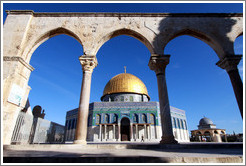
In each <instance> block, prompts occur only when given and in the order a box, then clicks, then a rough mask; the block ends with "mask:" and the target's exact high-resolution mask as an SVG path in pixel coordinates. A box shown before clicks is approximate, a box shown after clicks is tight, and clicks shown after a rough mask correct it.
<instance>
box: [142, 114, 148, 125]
mask: <svg viewBox="0 0 246 166" xmlns="http://www.w3.org/2000/svg"><path fill="white" fill-rule="evenodd" d="M142 121H143V122H144V123H147V116H146V115H145V114H142Z"/></svg>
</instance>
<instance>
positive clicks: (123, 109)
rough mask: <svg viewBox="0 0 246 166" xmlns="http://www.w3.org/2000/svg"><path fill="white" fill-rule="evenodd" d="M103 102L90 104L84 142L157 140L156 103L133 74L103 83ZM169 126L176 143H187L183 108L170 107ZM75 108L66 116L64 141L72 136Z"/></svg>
mask: <svg viewBox="0 0 246 166" xmlns="http://www.w3.org/2000/svg"><path fill="white" fill-rule="evenodd" d="M101 101H102V102H93V103H90V105H89V116H88V132H87V141H89V142H90V141H91V142H121V141H129V142H140V141H141V140H142V138H143V139H144V142H159V141H160V140H161V136H162V134H161V133H162V131H161V124H160V123H161V120H160V109H159V102H151V101H150V96H149V95H148V91H147V88H146V86H145V84H144V83H143V82H142V81H141V80H140V79H139V78H138V77H136V76H134V75H132V74H129V73H121V74H118V75H116V76H114V77H113V78H112V79H110V80H109V81H108V83H107V84H106V86H105V88H104V91H103V95H102V97H101ZM170 109H171V118H172V126H173V132H174V136H175V139H176V140H177V141H178V142H189V134H188V128H187V120H186V115H185V111H183V110H180V109H178V108H174V107H170ZM77 116H78V108H76V109H73V110H70V111H68V112H67V115H66V125H65V128H66V133H65V141H66V142H72V141H73V140H74V139H75V130H76V123H77Z"/></svg>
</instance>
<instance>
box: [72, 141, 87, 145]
mask: <svg viewBox="0 0 246 166" xmlns="http://www.w3.org/2000/svg"><path fill="white" fill-rule="evenodd" d="M73 143H74V144H80V145H87V142H86V141H84V140H74V142H73Z"/></svg>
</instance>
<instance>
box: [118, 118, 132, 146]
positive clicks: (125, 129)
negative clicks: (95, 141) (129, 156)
mask: <svg viewBox="0 0 246 166" xmlns="http://www.w3.org/2000/svg"><path fill="white" fill-rule="evenodd" d="M120 126H121V127H120V131H121V141H130V120H129V119H128V118H123V119H122V120H121V125H120Z"/></svg>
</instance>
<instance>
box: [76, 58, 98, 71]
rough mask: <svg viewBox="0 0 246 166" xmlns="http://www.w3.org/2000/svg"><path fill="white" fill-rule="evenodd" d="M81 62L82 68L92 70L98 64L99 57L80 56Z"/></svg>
mask: <svg viewBox="0 0 246 166" xmlns="http://www.w3.org/2000/svg"><path fill="white" fill-rule="evenodd" d="M79 61H80V64H81V65H82V70H83V71H84V72H85V71H89V72H92V71H93V69H94V68H95V67H96V66H97V64H98V63H97V58H96V56H88V55H84V56H80V57H79Z"/></svg>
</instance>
